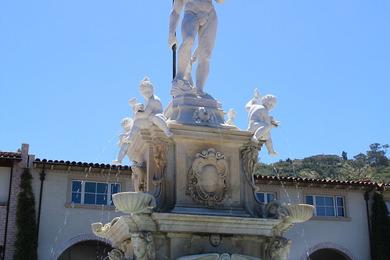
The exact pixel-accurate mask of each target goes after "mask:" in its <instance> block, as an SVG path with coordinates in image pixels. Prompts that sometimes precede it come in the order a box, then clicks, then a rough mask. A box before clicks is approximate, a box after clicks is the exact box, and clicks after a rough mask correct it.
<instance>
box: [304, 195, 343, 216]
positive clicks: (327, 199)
mask: <svg viewBox="0 0 390 260" xmlns="http://www.w3.org/2000/svg"><path fill="white" fill-rule="evenodd" d="M306 203H307V204H310V205H313V206H314V207H315V212H314V215H315V216H321V217H345V203H344V197H341V196H318V195H308V196H306Z"/></svg>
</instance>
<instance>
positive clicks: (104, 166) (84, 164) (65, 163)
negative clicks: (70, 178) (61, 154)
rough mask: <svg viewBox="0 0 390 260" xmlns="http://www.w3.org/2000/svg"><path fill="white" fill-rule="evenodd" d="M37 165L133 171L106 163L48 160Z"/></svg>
mask: <svg viewBox="0 0 390 260" xmlns="http://www.w3.org/2000/svg"><path fill="white" fill-rule="evenodd" d="M34 163H36V164H48V165H60V166H75V167H92V168H100V169H112V170H115V169H118V170H131V168H130V167H129V166H127V165H111V164H104V163H87V162H76V161H63V160H47V159H39V158H37V159H35V161H34Z"/></svg>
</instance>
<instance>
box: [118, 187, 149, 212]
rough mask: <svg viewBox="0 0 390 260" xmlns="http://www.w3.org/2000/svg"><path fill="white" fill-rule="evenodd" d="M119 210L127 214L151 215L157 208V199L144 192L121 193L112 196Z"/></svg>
mask: <svg viewBox="0 0 390 260" xmlns="http://www.w3.org/2000/svg"><path fill="white" fill-rule="evenodd" d="M112 201H113V202H114V205H115V207H116V209H117V210H119V211H121V212H123V213H126V214H149V213H152V210H153V208H154V207H156V200H155V198H154V197H153V196H152V195H150V194H148V193H144V192H120V193H116V194H114V195H112Z"/></svg>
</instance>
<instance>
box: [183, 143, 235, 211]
mask: <svg viewBox="0 0 390 260" xmlns="http://www.w3.org/2000/svg"><path fill="white" fill-rule="evenodd" d="M227 175H228V166H227V162H226V160H225V156H224V155H223V154H222V153H220V152H217V151H216V150H215V149H213V148H210V149H208V150H204V151H202V152H201V153H198V154H196V158H195V160H194V161H193V163H192V167H191V168H190V170H189V172H188V185H187V194H188V195H190V196H191V197H192V199H193V200H195V201H197V202H199V203H201V204H204V205H205V206H208V207H214V206H216V205H217V204H218V203H220V202H221V201H222V200H223V199H224V197H225V194H226V191H227V189H228V187H227V186H228V185H227Z"/></svg>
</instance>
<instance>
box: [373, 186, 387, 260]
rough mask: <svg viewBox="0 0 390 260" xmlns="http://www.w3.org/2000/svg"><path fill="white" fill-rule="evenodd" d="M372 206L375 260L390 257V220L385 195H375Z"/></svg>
mask: <svg viewBox="0 0 390 260" xmlns="http://www.w3.org/2000/svg"><path fill="white" fill-rule="evenodd" d="M373 199H374V202H373V204H372V221H371V223H372V249H371V250H372V256H373V260H388V259H389V257H390V218H389V212H388V209H387V207H386V203H385V201H384V199H383V195H382V194H381V193H379V192H375V193H374V197H373Z"/></svg>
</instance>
